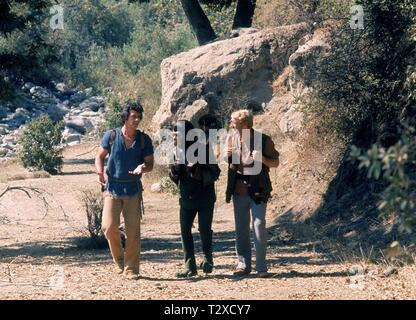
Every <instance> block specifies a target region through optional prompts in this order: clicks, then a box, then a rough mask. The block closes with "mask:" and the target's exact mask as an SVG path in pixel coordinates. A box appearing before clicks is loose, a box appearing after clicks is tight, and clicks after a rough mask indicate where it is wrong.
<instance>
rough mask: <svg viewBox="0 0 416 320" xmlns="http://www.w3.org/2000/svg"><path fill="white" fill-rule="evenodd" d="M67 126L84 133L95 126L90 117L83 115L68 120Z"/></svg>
mask: <svg viewBox="0 0 416 320" xmlns="http://www.w3.org/2000/svg"><path fill="white" fill-rule="evenodd" d="M65 126H67V127H69V128H72V129H74V130H76V131H78V132H79V133H82V134H84V133H85V132H86V131H87V130H90V129H92V128H93V124H92V122H91V121H90V120H89V119H87V118H82V117H73V118H72V119H71V120H66V121H65Z"/></svg>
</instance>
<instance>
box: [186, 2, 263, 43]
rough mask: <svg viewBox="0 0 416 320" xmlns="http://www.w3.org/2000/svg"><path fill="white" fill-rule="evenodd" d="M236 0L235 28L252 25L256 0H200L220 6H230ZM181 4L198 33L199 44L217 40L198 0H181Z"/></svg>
mask: <svg viewBox="0 0 416 320" xmlns="http://www.w3.org/2000/svg"><path fill="white" fill-rule="evenodd" d="M235 1H237V8H236V12H235V15H234V20H233V29H237V28H248V27H251V24H252V21H253V15H254V9H255V7H256V0H200V2H201V3H202V4H211V5H216V6H218V7H226V6H229V5H230V4H231V3H232V2H235ZM181 4H182V7H183V9H184V11H185V14H186V17H187V18H188V21H189V24H190V25H191V27H192V29H193V30H194V32H195V34H196V37H197V39H198V43H199V45H204V44H206V43H208V42H210V41H213V40H215V39H216V38H217V35H216V34H215V31H214V30H213V28H212V26H211V23H210V21H209V19H208V17H207V16H206V14H205V13H204V10H203V9H202V8H201V5H200V4H199V2H198V0H181Z"/></svg>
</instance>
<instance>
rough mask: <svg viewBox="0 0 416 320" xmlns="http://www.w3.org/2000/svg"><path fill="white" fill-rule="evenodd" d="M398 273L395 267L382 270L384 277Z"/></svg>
mask: <svg viewBox="0 0 416 320" xmlns="http://www.w3.org/2000/svg"><path fill="white" fill-rule="evenodd" d="M398 273H399V271H398V270H397V269H396V268H395V267H388V268H387V269H386V270H384V272H383V276H384V277H389V276H391V275H393V274H398Z"/></svg>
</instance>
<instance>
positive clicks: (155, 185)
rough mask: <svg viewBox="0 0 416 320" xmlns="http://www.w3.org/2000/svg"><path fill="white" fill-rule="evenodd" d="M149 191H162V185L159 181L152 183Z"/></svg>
mask: <svg viewBox="0 0 416 320" xmlns="http://www.w3.org/2000/svg"><path fill="white" fill-rule="evenodd" d="M150 191H152V192H154V193H160V192H162V185H161V184H160V182H156V183H153V184H152V186H151V187H150Z"/></svg>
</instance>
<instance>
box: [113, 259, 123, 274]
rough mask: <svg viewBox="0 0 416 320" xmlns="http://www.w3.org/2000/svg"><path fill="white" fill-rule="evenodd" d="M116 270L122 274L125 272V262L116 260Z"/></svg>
mask: <svg viewBox="0 0 416 320" xmlns="http://www.w3.org/2000/svg"><path fill="white" fill-rule="evenodd" d="M115 271H116V272H117V273H118V274H122V273H123V272H124V262H118V261H117V262H115Z"/></svg>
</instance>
